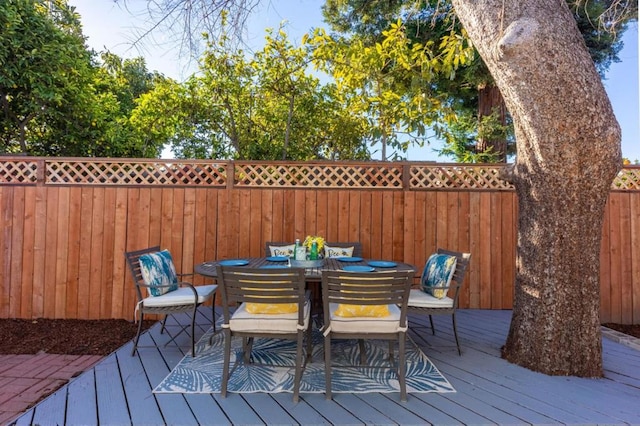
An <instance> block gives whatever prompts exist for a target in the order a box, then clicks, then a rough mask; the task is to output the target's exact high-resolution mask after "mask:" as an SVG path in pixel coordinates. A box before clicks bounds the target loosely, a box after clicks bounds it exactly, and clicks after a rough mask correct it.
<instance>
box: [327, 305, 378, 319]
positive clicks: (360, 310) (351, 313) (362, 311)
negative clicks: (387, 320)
mask: <svg viewBox="0 0 640 426" xmlns="http://www.w3.org/2000/svg"><path fill="white" fill-rule="evenodd" d="M334 315H337V316H339V317H346V318H351V317H375V318H383V317H388V316H389V305H348V304H345V303H340V304H338V308H337V309H336V311H335V312H334Z"/></svg>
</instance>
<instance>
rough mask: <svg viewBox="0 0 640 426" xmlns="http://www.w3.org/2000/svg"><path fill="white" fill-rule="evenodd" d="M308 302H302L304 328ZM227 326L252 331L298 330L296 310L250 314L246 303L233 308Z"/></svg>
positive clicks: (307, 323)
mask: <svg viewBox="0 0 640 426" xmlns="http://www.w3.org/2000/svg"><path fill="white" fill-rule="evenodd" d="M310 312H311V307H310V304H309V303H308V302H307V303H305V304H304V329H305V330H306V329H307V327H309V313H310ZM229 328H231V330H233V331H246V332H254V333H260V332H263V333H295V332H297V331H298V312H293V313H287V314H250V313H249V312H247V307H246V303H242V304H241V305H240V306H239V307H238V309H236V310H235V312H234V313H233V315H231V319H230V320H229Z"/></svg>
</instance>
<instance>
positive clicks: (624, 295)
mask: <svg viewBox="0 0 640 426" xmlns="http://www.w3.org/2000/svg"><path fill="white" fill-rule="evenodd" d="M499 171H500V166H496V165H482V166H474V165H467V164H465V165H455V164H435V163H353V162H341V163H335V162H331V163H318V162H314V163H279V162H274V163H260V162H252V163H248V162H217V163H212V162H205V161H191V162H179V163H178V162H176V161H175V160H174V161H172V162H171V161H155V160H151V161H149V160H121V159H117V160H116V159H101V160H98V159H60V158H51V159H50V158H46V159H45V158H35V159H34V158H24V157H13V158H6V157H5V158H3V161H1V162H0V206H1V207H0V208H1V210H0V211H1V216H0V239H1V241H0V318H40V317H46V318H83V319H102V318H127V319H131V318H132V317H133V309H134V301H135V296H134V290H133V288H132V282H131V277H130V276H129V273H128V271H127V270H126V265H125V260H124V255H123V253H124V252H125V251H127V250H134V249H139V248H144V247H147V246H151V245H157V244H159V245H160V246H162V247H166V248H169V249H170V250H171V251H172V253H173V255H174V259H175V260H176V264H177V267H178V269H180V270H181V271H185V272H186V271H191V270H192V269H193V266H194V264H197V263H199V262H203V261H205V260H210V259H218V258H234V257H248V256H260V255H261V254H262V253H263V250H264V243H265V242H266V241H293V240H294V239H295V238H304V237H305V236H306V235H310V234H314V235H322V236H324V237H325V239H327V240H331V241H356V240H357V241H361V242H362V244H363V250H364V255H365V257H368V258H380V259H390V260H402V261H406V262H409V263H413V264H414V265H416V266H417V267H418V268H419V269H420V270H421V269H422V266H423V265H424V262H425V260H426V258H427V257H428V256H429V254H431V253H432V252H434V251H435V249H436V248H437V247H445V248H450V249H454V250H460V251H469V252H471V253H472V256H473V257H472V262H471V265H470V273H469V277H468V279H467V281H466V283H465V286H464V291H463V294H462V296H461V305H462V307H465V308H466V307H469V308H486V309H510V308H511V307H512V298H513V280H514V274H515V246H516V221H517V201H516V197H515V194H514V192H513V190H512V189H511V188H510V186H509V185H508V184H505V183H504V182H502V181H501V180H500V179H499V178H498V174H499ZM229 176H233V179H229ZM639 182H640V168H638V167H628V168H625V169H624V170H623V171H622V172H621V173H620V175H619V176H618V178H617V179H616V180H615V181H614V184H613V186H612V192H611V194H610V197H609V201H608V205H607V210H606V217H605V223H604V227H603V241H602V251H601V317H602V321H603V322H608V321H613V322H621V323H638V322H640V184H639ZM196 282H198V283H200V282H204V281H203V280H202V278H197V280H196Z"/></svg>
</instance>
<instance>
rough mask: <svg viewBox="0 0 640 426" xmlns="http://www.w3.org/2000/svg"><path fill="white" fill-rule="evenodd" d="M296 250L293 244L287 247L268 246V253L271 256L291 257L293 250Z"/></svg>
mask: <svg viewBox="0 0 640 426" xmlns="http://www.w3.org/2000/svg"><path fill="white" fill-rule="evenodd" d="M295 248H296V245H295V244H291V245H288V246H269V251H270V252H271V256H286V257H291V256H293V250H294V249H295Z"/></svg>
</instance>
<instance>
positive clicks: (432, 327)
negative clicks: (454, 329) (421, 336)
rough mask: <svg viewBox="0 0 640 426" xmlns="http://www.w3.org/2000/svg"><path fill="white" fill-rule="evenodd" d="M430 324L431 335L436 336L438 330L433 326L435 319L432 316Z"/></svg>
mask: <svg viewBox="0 0 640 426" xmlns="http://www.w3.org/2000/svg"><path fill="white" fill-rule="evenodd" d="M429 322H430V323H431V334H433V335H434V336H435V334H436V328H435V327H434V326H433V317H432V316H431V315H429Z"/></svg>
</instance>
